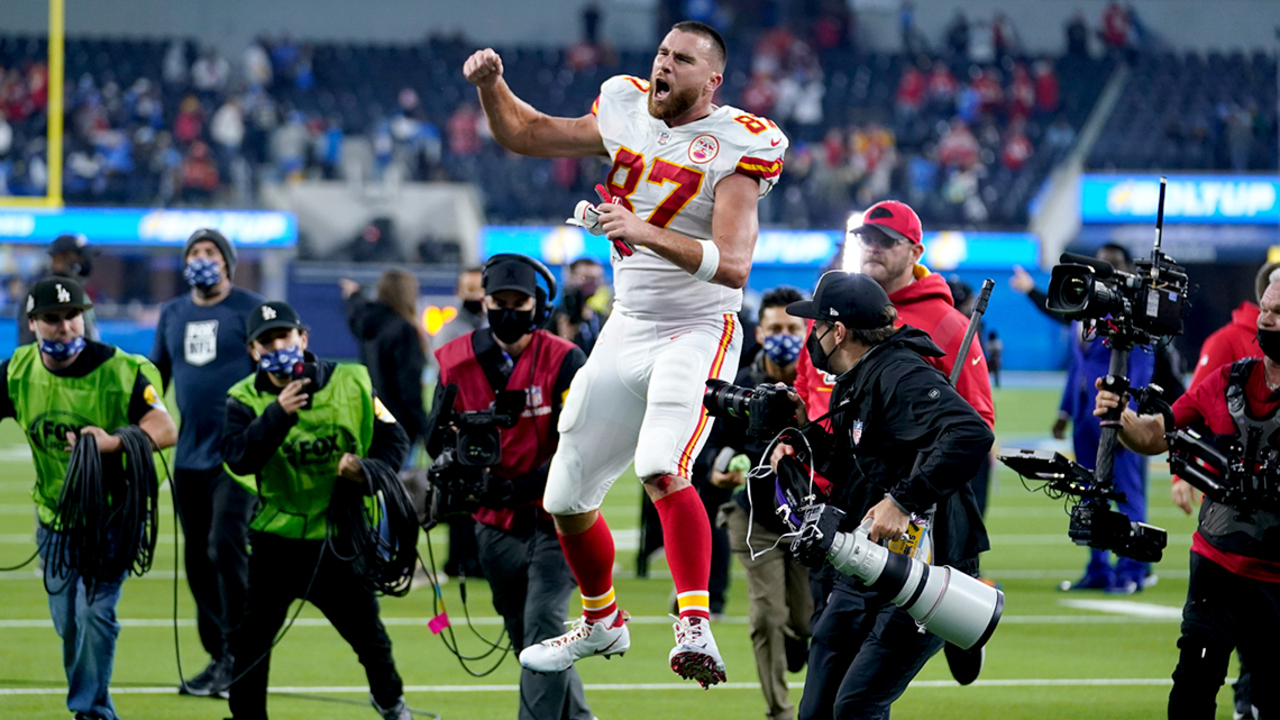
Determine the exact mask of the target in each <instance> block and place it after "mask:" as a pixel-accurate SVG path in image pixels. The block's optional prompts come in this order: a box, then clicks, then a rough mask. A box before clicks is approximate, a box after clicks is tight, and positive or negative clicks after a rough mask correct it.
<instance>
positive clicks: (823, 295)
mask: <svg viewBox="0 0 1280 720" xmlns="http://www.w3.org/2000/svg"><path fill="white" fill-rule="evenodd" d="M892 306H893V303H891V302H889V296H888V295H887V294H885V291H884V288H882V287H880V284H879V283H877V282H876V281H875V280H872V279H871V278H870V277H867V276H866V275H863V274H861V273H847V272H843V271H840V270H832V271H830V272H827V273H824V274H823V275H822V277H821V278H820V279H819V280H818V287H817V288H815V289H814V291H813V299H812V300H801V301H799V302H793V303H791V304H790V305H788V306H787V314H788V315H794V316H795V317H802V318H808V319H810V320H825V321H827V322H836V321H839V322H842V323H844V324H845V326H847V327H851V328H856V329H858V330H877V329H879V328H883V327H888V326H889V325H891V324H892V323H893V321H892V320H890V321H888V322H886V321H885V312H884V310H885V308H887V307H892Z"/></svg>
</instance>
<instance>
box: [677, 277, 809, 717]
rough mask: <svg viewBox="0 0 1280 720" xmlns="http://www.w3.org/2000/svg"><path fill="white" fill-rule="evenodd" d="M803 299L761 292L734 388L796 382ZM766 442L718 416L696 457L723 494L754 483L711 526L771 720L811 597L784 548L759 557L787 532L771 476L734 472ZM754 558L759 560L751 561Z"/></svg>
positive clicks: (785, 711) (781, 703)
mask: <svg viewBox="0 0 1280 720" xmlns="http://www.w3.org/2000/svg"><path fill="white" fill-rule="evenodd" d="M802 299H803V298H802V297H801V295H800V293H799V291H797V290H796V289H795V288H792V287H787V286H785V285H784V286H782V287H778V288H775V289H773V290H770V291H769V292H767V293H765V294H764V297H763V298H761V300H760V322H759V324H758V325H757V326H756V341H757V342H759V343H760V345H761V346H762V348H763V349H762V351H761V352H760V353H759V354H758V355H757V356H756V359H755V362H753V363H751V364H750V365H748V366H746V367H744V368H742V369H741V370H739V371H738V376H737V377H736V378H735V379H734V381H733V382H734V384H735V385H738V386H741V387H748V388H754V387H756V386H758V385H759V384H761V383H769V384H773V383H784V384H791V383H793V382H795V379H796V358H797V357H798V356H799V354H800V348H801V346H803V344H804V320H802V319H800V318H798V317H794V316H792V315H788V314H787V305H788V304H790V303H793V302H798V301H800V300H802ZM769 440H770V438H768V437H756V436H751V435H749V434H748V423H747V421H745V420H743V419H741V418H735V417H722V418H719V419H718V420H717V421H716V424H715V426H714V427H713V428H712V429H711V437H710V438H708V439H707V446H706V447H705V448H703V451H702V456H701V457H703V458H707V457H709V458H714V459H715V460H714V464H713V466H712V467H711V469H710V478H709V481H710V484H711V485H712V486H714V487H715V488H717V489H723V491H727V490H730V489H736V488H740V487H742V486H743V484H744V483H746V482H750V483H751V499H750V501H748V498H747V493H746V492H745V491H744V490H739V491H738V492H736V493H735V494H734V495H733V498H732V499H731V500H730V501H729V502H727V503H725V504H723V505H721V506H720V511H719V516H718V517H717V519H716V525H717V526H722V527H727V528H728V531H729V548H730V550H731V551H732V552H733V554H734V556H736V557H737V558H738V560H739V562H741V563H742V566H743V568H744V569H745V570H746V573H747V601H748V603H749V605H750V609H749V611H748V612H749V615H748V620H749V623H750V626H751V647H752V650H753V651H754V652H755V658H756V672H757V673H759V675H760V689H761V690H762V691H763V692H764V700H765V704H766V705H767V706H768V713H767V715H766V716H767V717H768V718H770V720H790V718H792V717H793V716H794V708H792V706H791V700H790V698H789V697H788V691H787V676H786V673H787V671H788V670H790V671H791V672H798V671H799V670H800V667H801V666H803V664H804V658H805V654H806V652H807V649H808V647H807V639H808V637H809V616H810V615H812V614H813V595H812V594H811V593H810V591H809V575H808V570H807V569H806V568H805V567H804V566H803V565H801V564H800V563H799V561H797V560H796V559H795V557H794V556H793V555H792V554H791V552H790V551H789V550H788V549H787V544H786V543H784V544H781V545H779V546H778V547H777V548H776V549H775V550H773V551H770V552H767V553H763V554H762V551H764V550H765V549H766V548H769V547H771V546H773V545H775V544H777V543H778V540H779V538H780V536H782V535H783V534H785V533H787V532H788V528H787V527H786V526H785V524H783V522H782V521H781V520H780V519H779V518H778V516H777V515H775V514H774V513H773V512H772V511H771V510H772V502H771V499H772V498H773V493H774V488H773V485H774V481H773V478H772V477H759V478H751V479H750V480H748V478H747V477H746V472H745V471H743V470H741V469H740V467H739V466H740V465H742V464H744V463H743V460H745V461H747V462H749V464H750V465H751V466H752V467H754V466H756V465H758V464H759V463H760V461H761V459H762V455H763V453H764V451H765V448H766V447H767V445H768V442H769ZM729 458H733V460H732V461H730V460H729ZM735 467H738V469H734V468H735ZM752 503H754V505H755V507H754V508H752V507H751V505H752ZM753 509H754V512H752V510H753ZM748 513H750V514H751V517H750V520H751V528H750V535H748V527H747V521H748ZM748 541H749V542H750V545H748ZM753 552H754V554H756V556H757V557H755V558H753V557H752V554H753ZM713 603H714V598H713Z"/></svg>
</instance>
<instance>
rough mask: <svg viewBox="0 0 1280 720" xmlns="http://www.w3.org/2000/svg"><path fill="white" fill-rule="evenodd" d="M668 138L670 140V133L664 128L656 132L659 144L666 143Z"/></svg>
mask: <svg viewBox="0 0 1280 720" xmlns="http://www.w3.org/2000/svg"><path fill="white" fill-rule="evenodd" d="M670 140H671V133H669V132H667V131H666V130H663V131H662V132H661V133H658V144H659V145H666V144H667V143H668V142H669V141H670Z"/></svg>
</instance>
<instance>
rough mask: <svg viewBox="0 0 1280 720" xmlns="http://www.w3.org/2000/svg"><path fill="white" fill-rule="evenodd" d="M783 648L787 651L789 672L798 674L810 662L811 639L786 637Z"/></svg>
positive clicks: (783, 639)
mask: <svg viewBox="0 0 1280 720" xmlns="http://www.w3.org/2000/svg"><path fill="white" fill-rule="evenodd" d="M782 646H783V647H784V648H786V650H787V672H791V673H798V672H800V671H801V670H803V669H804V665H805V663H806V662H808V661H809V638H793V637H790V636H786V635H784V636H783V637H782Z"/></svg>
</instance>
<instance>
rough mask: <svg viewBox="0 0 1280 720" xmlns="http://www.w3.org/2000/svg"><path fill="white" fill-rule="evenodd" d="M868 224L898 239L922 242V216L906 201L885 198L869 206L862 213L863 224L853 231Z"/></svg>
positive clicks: (916, 242)
mask: <svg viewBox="0 0 1280 720" xmlns="http://www.w3.org/2000/svg"><path fill="white" fill-rule="evenodd" d="M868 226H870V227H874V228H876V229H877V230H881V231H883V232H885V233H886V234H888V235H889V237H892V238H894V239H897V240H908V241H910V242H911V243H912V244H914V245H919V244H920V243H921V236H922V234H923V231H922V230H921V228H920V217H919V216H918V215H916V211H915V210H912V209H911V207H910V206H908V205H907V204H906V203H901V202H898V201H897V200H883V201H881V202H878V203H876V204H875V205H872V206H871V207H869V208H867V211H866V212H865V213H863V215H862V225H861V226H860V227H857V228H854V230H853V232H855V233H856V232H858V231H859V230H861V229H862V228H865V227H868Z"/></svg>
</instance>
